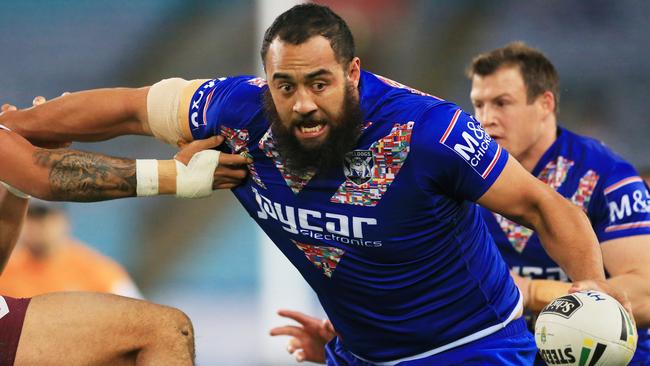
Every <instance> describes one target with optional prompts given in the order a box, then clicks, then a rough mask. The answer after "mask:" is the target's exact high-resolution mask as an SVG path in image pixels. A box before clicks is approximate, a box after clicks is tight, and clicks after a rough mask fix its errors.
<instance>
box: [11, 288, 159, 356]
mask: <svg viewBox="0 0 650 366" xmlns="http://www.w3.org/2000/svg"><path fill="white" fill-rule="evenodd" d="M166 309H168V308H167V307H165V306H161V305H156V304H152V303H149V302H145V301H141V300H135V299H131V298H126V297H121V296H116V295H110V294H99V293H85V292H62V293H52V294H47V295H41V296H36V297H34V298H33V299H32V301H31V303H30V305H29V307H28V309H27V313H26V315H25V320H24V324H23V329H22V334H21V335H20V341H19V343H18V351H17V354H16V363H15V364H16V366H21V365H43V366H47V365H70V366H72V365H121V364H124V365H128V364H133V362H134V353H136V352H137V351H138V350H139V349H141V348H142V347H144V346H146V344H147V342H151V336H150V334H152V333H155V332H152V331H151V330H152V329H153V327H154V326H155V325H156V322H158V323H159V322H160V321H161V318H163V319H164V317H161V316H160V315H161V313H162V312H164V311H165V310H166ZM156 318H158V319H156ZM163 321H164V320H163Z"/></svg>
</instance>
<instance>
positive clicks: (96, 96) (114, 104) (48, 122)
mask: <svg viewBox="0 0 650 366" xmlns="http://www.w3.org/2000/svg"><path fill="white" fill-rule="evenodd" d="M148 91H149V88H148V87H145V88H138V89H130V88H112V89H96V90H89V91H83V92H78V93H66V94H65V95H63V96H60V97H58V98H54V99H52V100H50V101H48V102H46V103H43V104H40V105H36V106H34V107H32V108H28V109H22V110H9V111H7V112H6V113H3V114H2V115H0V124H3V125H5V126H7V127H9V128H10V129H11V130H13V131H14V132H16V133H18V134H20V135H22V136H24V137H26V138H27V139H29V140H30V141H32V142H33V143H35V144H40V143H42V142H67V141H100V140H107V139H110V138H112V137H115V136H119V135H130V134H134V135H150V134H151V132H150V130H149V128H148V126H147V124H146V121H147V93H148Z"/></svg>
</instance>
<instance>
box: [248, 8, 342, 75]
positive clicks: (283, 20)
mask: <svg viewBox="0 0 650 366" xmlns="http://www.w3.org/2000/svg"><path fill="white" fill-rule="evenodd" d="M314 36H323V37H325V38H327V39H328V40H329V41H330V45H331V46H332V49H333V50H334V54H335V55H336V59H337V60H338V62H339V63H341V64H347V63H349V62H350V61H352V58H353V57H354V38H353V37H352V32H351V31H350V28H349V27H348V25H347V24H346V23H345V21H344V20H343V19H342V18H341V17H340V16H338V15H337V14H336V13H334V12H333V11H332V9H330V8H328V7H327V6H323V5H317V4H301V5H296V6H294V7H293V8H291V9H289V10H287V11H285V12H284V13H282V14H280V16H278V17H277V18H275V21H273V24H271V26H270V27H269V28H268V29H267V30H266V32H265V33H264V40H263V42H262V50H261V51H260V54H261V56H262V63H264V62H265V59H266V53H267V52H268V50H269V46H270V44H271V42H273V40H274V39H275V38H276V37H280V39H281V40H282V41H284V42H288V43H290V44H294V45H299V44H302V43H304V42H306V41H307V40H309V39H310V38H311V37H314Z"/></svg>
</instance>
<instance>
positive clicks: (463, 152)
mask: <svg viewBox="0 0 650 366" xmlns="http://www.w3.org/2000/svg"><path fill="white" fill-rule="evenodd" d="M462 136H463V139H464V140H465V143H466V144H467V145H463V144H456V145H454V151H456V152H457V153H458V154H459V155H460V156H462V157H463V159H465V160H468V161H469V154H473V153H474V152H475V151H476V149H475V148H474V146H478V141H476V139H475V138H474V137H473V136H472V135H470V134H469V133H468V132H467V131H463V134H462Z"/></svg>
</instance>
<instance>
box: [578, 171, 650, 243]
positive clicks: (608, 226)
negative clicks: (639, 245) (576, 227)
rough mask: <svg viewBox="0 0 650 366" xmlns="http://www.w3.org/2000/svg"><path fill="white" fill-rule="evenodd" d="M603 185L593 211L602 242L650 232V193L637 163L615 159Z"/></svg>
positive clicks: (599, 238)
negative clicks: (637, 167)
mask: <svg viewBox="0 0 650 366" xmlns="http://www.w3.org/2000/svg"><path fill="white" fill-rule="evenodd" d="M601 189H602V191H601V192H600V195H599V196H598V200H597V201H596V202H595V203H596V205H594V208H593V210H594V212H593V213H591V215H590V216H593V219H592V220H593V221H594V222H592V225H593V227H594V230H595V232H596V235H597V236H598V240H599V241H600V242H604V241H607V240H612V239H618V238H622V237H627V236H635V235H645V234H650V193H649V192H648V185H647V184H646V182H645V181H644V180H643V178H641V177H640V176H639V174H638V173H637V172H636V170H635V169H634V167H632V166H631V165H630V164H628V163H626V162H616V163H615V165H614V167H613V169H612V171H611V173H610V174H609V175H608V176H607V177H605V180H604V182H603V185H602V188H601Z"/></svg>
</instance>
